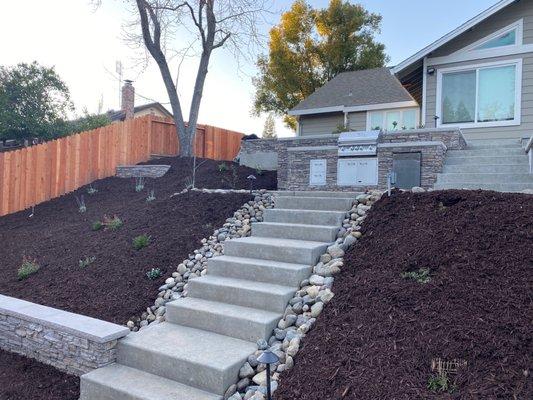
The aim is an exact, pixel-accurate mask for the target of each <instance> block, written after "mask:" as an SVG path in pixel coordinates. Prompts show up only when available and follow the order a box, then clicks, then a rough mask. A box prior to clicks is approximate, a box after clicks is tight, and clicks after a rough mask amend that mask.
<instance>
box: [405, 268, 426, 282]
mask: <svg viewBox="0 0 533 400" xmlns="http://www.w3.org/2000/svg"><path fill="white" fill-rule="evenodd" d="M402 278H404V279H412V280H414V281H417V282H418V283H428V282H429V281H430V278H429V268H420V269H419V270H418V271H412V272H402Z"/></svg>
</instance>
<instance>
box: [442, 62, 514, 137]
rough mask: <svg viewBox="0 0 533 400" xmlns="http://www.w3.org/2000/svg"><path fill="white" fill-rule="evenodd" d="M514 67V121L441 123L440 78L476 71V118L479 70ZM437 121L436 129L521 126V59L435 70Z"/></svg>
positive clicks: (475, 112) (475, 116) (476, 116)
mask: <svg viewBox="0 0 533 400" xmlns="http://www.w3.org/2000/svg"><path fill="white" fill-rule="evenodd" d="M512 65H514V66H515V109H514V119H513V120H511V121H490V122H464V123H452V124H443V123H442V76H443V75H444V74H447V73H452V72H460V71H472V70H475V71H476V106H475V110H474V118H475V119H476V120H477V118H478V115H477V114H478V89H479V70H480V69H483V68H491V67H507V66H512ZM436 106H437V115H438V116H439V119H438V120H437V127H438V128H448V127H449V128H492V127H498V126H516V125H520V124H521V114H522V112H521V111H522V59H521V58H520V59H516V60H503V61H495V62H489V63H483V64H471V65H463V66H460V67H450V68H443V69H439V70H437V96H436Z"/></svg>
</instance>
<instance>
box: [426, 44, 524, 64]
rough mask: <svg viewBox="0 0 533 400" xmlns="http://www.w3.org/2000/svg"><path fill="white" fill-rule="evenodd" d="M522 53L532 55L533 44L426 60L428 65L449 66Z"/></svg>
mask: <svg viewBox="0 0 533 400" xmlns="http://www.w3.org/2000/svg"><path fill="white" fill-rule="evenodd" d="M524 53H533V44H522V45H518V46H505V47H500V48H494V49H485V50H475V51H470V52H466V53H457V54H450V55H449V56H443V57H435V58H428V59H427V62H428V64H430V65H432V66H433V65H442V64H451V63H456V62H463V61H476V60H483V59H487V58H495V57H505V56H513V55H518V54H524Z"/></svg>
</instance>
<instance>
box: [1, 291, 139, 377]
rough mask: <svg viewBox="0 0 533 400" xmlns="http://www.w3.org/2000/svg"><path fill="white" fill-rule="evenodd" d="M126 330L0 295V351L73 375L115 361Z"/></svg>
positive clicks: (127, 331)
mask: <svg viewBox="0 0 533 400" xmlns="http://www.w3.org/2000/svg"><path fill="white" fill-rule="evenodd" d="M129 332H130V331H129V329H128V328H126V327H123V326H119V325H115V324H112V323H109V322H105V321H101V320H97V319H94V318H90V317H86V316H83V315H78V314H73V313H69V312H66V311H62V310H57V309H54V308H50V307H46V306H42V305H39V304H34V303H30V302H28V301H24V300H20V299H15V298H13V297H8V296H3V295H0V348H1V349H3V350H6V351H11V352H14V353H18V354H21V355H24V356H27V357H31V358H34V359H36V360H38V361H40V362H43V363H45V364H49V365H52V366H54V367H56V368H58V369H60V370H62V371H65V372H67V373H70V374H73V375H78V376H79V375H83V374H84V373H86V372H89V371H92V370H93V369H96V368H99V367H102V366H104V365H107V364H111V363H113V362H115V360H116V345H117V340H118V339H119V338H121V337H124V336H126V335H127V334H128V333H129Z"/></svg>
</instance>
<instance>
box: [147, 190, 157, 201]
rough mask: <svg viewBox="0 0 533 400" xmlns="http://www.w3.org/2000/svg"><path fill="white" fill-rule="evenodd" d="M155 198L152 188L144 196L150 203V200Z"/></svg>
mask: <svg viewBox="0 0 533 400" xmlns="http://www.w3.org/2000/svg"><path fill="white" fill-rule="evenodd" d="M154 200H155V191H154V189H152V190H150V193H148V196H146V201H147V202H148V203H150V202H151V201H154Z"/></svg>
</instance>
